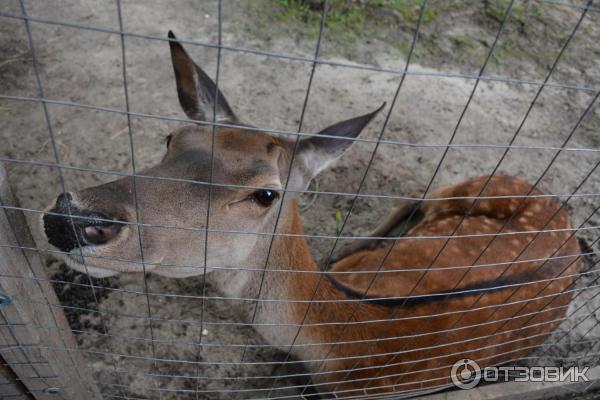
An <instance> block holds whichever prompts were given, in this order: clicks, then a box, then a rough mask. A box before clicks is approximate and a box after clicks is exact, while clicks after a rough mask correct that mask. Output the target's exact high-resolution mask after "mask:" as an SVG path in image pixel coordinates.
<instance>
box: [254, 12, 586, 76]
mask: <svg viewBox="0 0 600 400" xmlns="http://www.w3.org/2000/svg"><path fill="white" fill-rule="evenodd" d="M244 4H245V7H247V12H248V13H250V14H252V17H250V18H249V19H250V20H253V21H254V22H255V23H254V24H253V25H252V24H247V29H248V30H249V31H250V32H249V33H250V36H252V37H255V38H257V39H259V41H262V42H263V43H268V42H270V41H271V40H273V39H276V38H277V37H279V36H286V37H288V38H292V39H295V41H296V43H298V44H300V45H306V46H308V47H307V49H308V48H312V47H311V46H313V45H314V39H316V37H317V36H318V33H319V25H320V19H321V15H322V12H323V4H324V0H256V1H252V2H247V3H244ZM327 4H328V10H327V14H326V19H325V32H324V39H323V41H324V43H325V45H324V49H323V50H322V55H323V56H325V57H327V56H332V55H333V56H342V57H345V58H348V59H350V60H353V61H358V62H362V63H371V62H372V61H373V60H372V58H370V54H371V52H377V51H379V52H387V53H388V54H389V55H392V56H394V57H395V56H396V54H398V55H399V56H400V58H404V57H405V56H406V55H407V53H408V51H409V49H410V47H411V42H412V38H413V35H414V30H415V28H416V24H417V22H418V20H419V16H420V13H421V8H422V5H423V0H363V1H359V0H329V1H328V2H327ZM509 4H510V0H482V1H479V2H465V1H461V0H429V1H428V3H427V7H425V9H424V11H423V18H422V21H421V29H420V33H419V37H418V41H417V46H416V48H415V54H414V59H413V60H414V62H416V63H419V64H422V65H433V66H435V67H442V68H443V67H444V66H451V67H459V68H460V69H464V70H467V71H469V72H473V71H477V70H478V69H479V68H480V67H481V63H482V62H483V60H484V59H485V56H486V54H487V53H488V52H489V49H490V46H491V44H492V43H493V41H494V37H495V35H496V33H497V32H498V29H499V28H500V24H501V22H502V21H503V20H504V16H505V14H506V11H507V9H508V6H509ZM576 17H577V11H576V10H574V9H572V8H568V7H561V6H553V5H548V4H541V3H539V2H536V1H531V0H516V1H515V2H514V4H513V7H512V9H511V13H510V18H509V19H508V21H507V24H506V26H505V29H504V31H503V33H502V36H501V39H500V41H499V43H498V46H497V48H496V50H495V52H494V56H493V58H492V60H491V63H490V67H494V66H501V68H507V67H508V68H512V69H513V72H515V73H517V76H518V73H519V72H520V71H526V70H531V68H529V67H530V66H532V67H533V69H534V70H537V71H541V72H543V71H546V70H547V68H548V65H549V64H551V63H552V60H553V59H554V58H555V56H556V54H557V51H558V50H559V49H560V47H561V45H562V44H563V43H564V40H565V39H566V37H567V36H568V33H569V32H570V29H572V25H573V23H574V22H575V20H576ZM581 38H585V36H584V35H583V34H582V35H579V36H576V37H575V38H574V39H573V45H576V44H577V42H578V41H581V40H583V39H581ZM361 46H362V47H361ZM523 67H525V68H523Z"/></svg>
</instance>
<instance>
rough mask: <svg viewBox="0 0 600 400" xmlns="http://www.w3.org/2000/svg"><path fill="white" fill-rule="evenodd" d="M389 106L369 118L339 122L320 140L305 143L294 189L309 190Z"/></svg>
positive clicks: (299, 155)
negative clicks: (322, 173) (313, 180)
mask: <svg viewBox="0 0 600 400" xmlns="http://www.w3.org/2000/svg"><path fill="white" fill-rule="evenodd" d="M385 104H386V103H383V104H382V105H381V107H379V108H378V109H377V110H375V111H373V112H371V113H369V114H365V115H362V116H360V117H356V118H352V119H348V120H345V121H342V122H338V123H337V124H334V125H331V126H330V127H327V128H325V129H323V130H322V131H321V132H319V133H318V134H317V136H311V137H310V138H308V139H303V140H301V141H300V143H299V147H298V150H297V154H296V158H297V160H296V161H294V167H293V168H294V170H295V171H293V176H294V183H293V184H294V186H296V188H299V187H301V189H299V190H303V189H305V188H306V187H307V186H308V184H309V183H310V181H311V180H312V178H314V177H315V176H316V175H317V174H318V173H319V172H321V171H323V170H324V169H326V168H327V167H328V166H329V165H331V164H332V163H333V162H334V161H335V160H337V159H338V158H339V157H340V156H341V155H342V154H344V152H345V151H346V150H347V149H348V148H349V147H350V146H351V145H352V143H354V141H353V140H350V139H352V138H355V137H357V136H358V135H359V134H360V132H361V131H362V130H363V128H364V127H365V126H367V124H368V123H369V122H371V120H372V119H373V118H374V117H375V116H376V115H377V113H379V111H381V110H382V109H383V108H384V107H385ZM332 136H336V137H339V138H340V139H337V138H335V137H332Z"/></svg>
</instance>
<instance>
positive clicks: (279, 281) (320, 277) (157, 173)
mask: <svg viewBox="0 0 600 400" xmlns="http://www.w3.org/2000/svg"><path fill="white" fill-rule="evenodd" d="M171 39H172V41H171V43H170V44H171V55H172V60H173V66H174V69H175V77H176V81H177V88H178V94H179V99H180V103H181V105H182V107H183V109H184V111H185V112H186V114H187V115H188V116H189V117H190V118H192V119H197V120H211V119H212V118H211V117H210V116H211V115H214V117H215V120H216V121H217V122H226V123H230V124H236V125H240V127H239V128H229V127H227V128H224V127H218V128H216V129H215V131H214V132H213V131H212V130H211V128H210V127H204V126H198V125H190V126H185V127H182V128H180V129H177V130H176V131H174V132H172V133H171V134H170V135H169V142H170V143H168V150H167V154H166V156H165V157H164V159H163V161H162V162H161V163H160V164H159V165H157V166H155V167H153V168H150V169H149V170H146V171H143V172H141V173H139V174H140V175H142V177H141V178H137V179H136V182H135V189H136V190H135V191H136V192H137V199H135V198H133V192H134V190H133V187H134V182H133V180H132V179H133V178H131V177H126V178H123V179H120V180H118V181H115V182H111V183H108V184H105V185H101V186H97V187H92V188H88V189H86V190H83V191H80V192H76V193H68V194H63V195H61V196H59V198H58V199H57V200H56V202H55V203H54V204H53V205H51V206H50V207H49V212H48V213H47V214H45V215H44V216H43V219H42V228H43V230H44V232H45V234H46V237H47V238H48V241H49V243H50V244H51V245H53V246H54V247H56V248H58V249H59V250H61V251H63V252H65V257H64V258H65V260H66V261H67V263H68V264H69V265H70V266H71V267H73V268H75V269H77V270H80V271H82V272H86V273H89V274H92V275H95V276H109V275H113V274H116V273H120V272H141V271H142V270H143V268H142V265H141V264H142V263H141V259H142V257H141V251H140V249H139V242H140V241H141V242H142V243H143V246H144V247H143V250H144V263H145V270H146V271H149V272H154V273H157V274H160V275H164V276H168V277H180V278H181V277H185V276H191V275H200V274H203V273H204V270H205V269H204V268H202V265H203V264H205V266H206V271H208V272H210V273H209V274H207V276H206V278H207V280H209V281H210V282H211V283H212V284H213V285H214V286H216V287H218V288H219V289H220V290H221V291H222V292H223V293H224V294H225V295H226V296H228V297H234V298H242V299H253V298H257V296H258V294H259V293H260V298H258V300H257V301H256V302H255V303H254V302H247V301H241V302H238V303H236V304H235V306H236V307H240V309H241V310H242V313H243V314H244V315H245V316H246V318H247V319H248V320H252V316H253V315H254V307H257V308H256V315H255V318H254V319H253V320H254V322H255V329H256V330H257V331H258V332H259V333H260V334H261V335H262V336H263V337H264V338H265V340H266V341H267V342H268V343H270V344H272V345H274V346H277V347H279V348H281V349H282V350H284V351H287V350H288V349H289V348H290V346H291V345H292V344H294V346H293V347H292V353H293V354H294V355H295V356H296V357H298V358H299V359H301V360H303V361H304V362H305V366H306V367H307V369H308V370H309V371H311V372H312V381H313V383H314V384H315V385H316V388H317V390H318V391H320V392H322V393H329V394H330V393H333V392H335V393H336V394H337V395H340V396H342V397H346V396H364V395H368V394H376V393H381V392H391V391H400V392H401V391H410V390H414V389H422V388H425V387H436V386H442V385H445V384H447V383H448V382H449V381H450V377H451V368H452V365H453V363H454V362H456V361H457V360H461V359H464V358H470V359H474V360H476V361H477V362H478V363H479V365H480V366H482V367H484V366H488V365H497V364H501V363H505V362H508V361H511V360H516V359H518V358H520V357H523V356H524V355H526V354H527V353H528V352H529V351H530V350H531V349H532V348H533V347H535V346H537V345H540V344H541V343H542V342H543V341H544V339H545V338H546V337H547V335H548V334H550V333H551V332H552V331H553V330H554V328H556V326H557V325H558V323H559V322H560V319H561V318H562V317H563V316H564V315H565V312H566V306H567V305H568V303H569V301H570V298H571V296H570V294H569V292H566V290H567V289H568V288H570V287H571V285H572V283H573V274H575V273H576V272H577V271H578V269H579V267H580V260H579V257H578V253H579V246H578V243H577V240H576V238H575V236H574V234H573V232H572V231H571V230H570V229H571V222H570V219H569V217H568V215H567V214H566V212H565V211H564V210H562V209H561V208H560V207H559V205H558V204H557V202H556V201H555V200H553V199H552V198H548V197H533V198H526V199H524V198H521V197H519V196H524V195H528V194H532V195H535V196H539V195H541V192H540V191H538V190H537V189H532V188H531V187H530V185H529V184H527V183H526V182H524V181H523V180H521V179H518V178H513V177H508V176H503V175H499V176H494V177H492V178H490V180H489V183H487V184H486V182H487V180H488V178H487V177H480V178H475V179H472V180H469V181H466V182H463V183H461V184H458V185H454V186H450V187H446V188H442V189H440V190H437V191H435V192H433V193H431V194H429V195H428V196H427V198H426V199H425V201H423V202H420V203H418V204H416V205H411V206H410V207H409V208H405V209H401V210H399V211H398V212H397V213H396V219H401V218H399V216H407V215H410V216H413V215H419V216H420V220H419V221H417V222H415V223H413V224H412V226H411V227H410V229H409V230H408V231H407V232H405V235H404V237H402V238H400V239H398V240H395V241H394V240H383V241H381V243H379V246H378V247H376V248H372V249H362V250H359V251H356V252H353V253H351V254H349V255H348V256H346V257H344V258H342V259H340V260H339V261H337V262H336V263H335V264H334V265H333V267H332V269H331V271H330V273H324V272H323V271H320V269H319V267H318V265H317V263H316V262H315V260H314V259H313V257H312V255H311V253H310V249H309V247H308V244H307V242H306V240H305V238H304V237H303V236H302V234H303V232H304V231H303V227H302V220H301V217H300V214H299V212H298V207H297V205H296V199H295V196H294V194H293V192H288V193H286V194H285V195H283V194H282V191H283V189H284V184H285V182H286V181H287V182H288V183H289V186H288V189H292V190H294V191H300V190H304V189H305V188H306V187H307V185H308V183H309V182H310V179H312V178H313V177H314V176H315V175H316V174H318V173H319V172H320V171H321V170H323V169H324V168H326V167H327V166H328V165H329V164H330V163H331V162H333V161H334V160H335V159H336V158H338V157H339V156H341V154H342V153H343V152H344V151H345V149H346V148H347V147H348V146H349V145H350V144H351V141H348V140H336V137H340V138H342V139H344V138H353V137H356V136H357V135H358V134H359V133H360V131H361V130H362V128H363V127H364V126H365V125H366V124H367V123H368V122H369V121H370V120H371V119H372V118H373V116H374V115H375V113H376V112H375V113H371V114H367V115H365V116H362V117H358V118H354V119H351V120H347V121H343V122H340V123H338V124H335V125H333V126H331V127H329V128H327V129H325V130H323V131H322V132H321V135H323V136H319V135H317V136H314V137H310V138H308V139H302V140H301V141H300V142H299V145H298V146H296V145H295V143H294V141H293V140H291V139H289V138H282V137H278V136H275V135H272V134H268V133H263V132H257V131H255V130H245V129H244V128H243V125H241V124H239V121H238V120H237V117H236V116H235V115H234V114H233V112H232V111H231V108H230V106H229V104H228V103H227V101H226V100H225V98H224V96H223V94H222V93H221V92H219V91H218V90H217V89H216V87H215V85H214V83H213V82H212V81H211V80H210V78H208V76H207V75H206V74H205V73H204V72H203V71H202V70H201V69H200V68H199V67H198V66H197V65H196V64H195V63H193V61H192V60H191V58H190V57H189V56H188V55H187V53H186V52H185V51H184V50H183V47H181V45H180V44H179V43H178V42H176V41H175V38H174V36H171ZM294 153H295V158H294V157H293V155H294ZM292 158H294V160H295V161H294V164H292V165H290V161H291V159H292ZM210 171H212V172H210ZM144 175H147V176H148V177H149V178H148V179H146V178H143V176H144ZM150 177H152V179H151V178H150ZM157 177H159V178H165V179H156V178H157ZM288 177H289V179H287V178H288ZM168 178H176V180H175V181H172V180H169V179H168ZM206 182H212V183H213V184H214V186H213V187H212V188H211V190H209V189H208V187H209V186H208V185H207V184H206ZM482 190H483V192H482ZM480 192H482V194H481V195H482V196H484V197H491V198H490V199H487V198H484V199H478V200H477V201H474V200H473V199H472V198H474V197H476V196H478V195H479V194H480ZM209 196H210V204H211V208H210V210H211V211H210V214H208V217H207V212H208V210H207V204H208V201H207V200H208V197H209ZM511 196H517V197H511ZM464 197H467V199H464ZM134 205H137V207H138V209H139V216H140V220H141V222H142V223H143V224H146V225H145V226H143V227H142V228H140V227H138V226H137V224H135V222H136V221H135V219H136V217H135V216H136V213H135V211H136V210H135V207H134ZM279 207H281V212H280V213H278V208H279ZM407 211H408V212H407ZM63 214H66V215H67V216H65V215H63ZM68 215H71V217H69V216H68ZM277 216H279V218H277ZM207 221H208V226H209V228H210V229H211V232H210V234H209V236H208V237H207V238H206V237H205V236H204V235H205V233H204V232H203V231H202V227H204V226H205V224H206V222H207ZM396 222H397V221H396V220H394V222H393V223H386V224H384V226H386V227H387V228H386V230H388V228H391V227H393V226H394V225H397V223H396ZM165 226H172V227H174V228H173V229H168V228H167V227H165ZM181 226H183V227H196V228H200V229H196V230H191V231H190V230H187V229H176V228H178V227H181ZM274 230H276V233H277V234H276V235H275V236H271V235H269V234H265V233H269V232H271V233H272V232H273V231H274ZM540 231H542V232H540ZM543 231H546V232H543ZM240 232H244V233H245V234H240ZM252 232H256V233H257V234H252ZM379 232H381V231H379ZM496 234H499V235H498V236H495V235H496ZM428 236H429V238H428ZM451 236H453V237H451ZM138 238H139V239H140V240H138ZM271 240H272V241H273V242H272V246H271ZM205 243H206V247H205ZM81 254H83V255H84V256H88V257H86V259H85V260H84V259H82V257H81ZM205 254H206V259H205V258H204V255H205ZM231 267H234V268H231ZM239 267H243V268H239ZM359 300H360V302H359ZM232 304H233V303H232ZM278 324H281V325H278Z"/></svg>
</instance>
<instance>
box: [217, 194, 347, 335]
mask: <svg viewBox="0 0 600 400" xmlns="http://www.w3.org/2000/svg"><path fill="white" fill-rule="evenodd" d="M277 231H278V232H284V233H289V234H292V235H291V236H288V235H277V236H275V237H274V238H273V245H272V247H271V251H270V253H269V255H268V263H267V268H266V271H265V273H264V277H263V274H262V273H261V272H260V271H258V270H256V269H254V271H243V270H241V271H235V272H234V274H235V275H229V276H228V277H226V276H225V275H223V276H222V277H221V278H220V279H219V281H220V282H218V283H217V285H218V286H220V287H221V288H222V289H223V292H225V294H226V295H227V296H232V297H242V298H245V299H255V298H257V295H259V293H260V296H259V299H262V300H278V301H260V300H259V301H258V302H252V301H244V302H243V303H244V304H243V305H242V306H241V307H239V309H240V311H241V312H242V314H243V316H244V317H245V319H246V320H248V322H250V321H252V320H253V322H254V323H255V326H254V327H255V329H256V330H257V331H258V332H259V333H260V334H261V335H262V336H263V337H264V338H265V339H266V340H267V341H268V342H270V343H274V344H277V343H281V345H282V346H285V345H286V344H287V345H289V343H290V340H291V338H292V337H293V336H294V334H295V332H296V331H297V329H298V327H294V326H287V327H286V326H272V325H269V324H274V325H279V324H301V323H302V322H303V320H304V319H305V316H306V312H307V308H308V305H309V303H308V302H306V301H307V300H311V298H312V297H313V294H314V293H315V289H316V288H317V286H318V291H317V295H316V297H315V298H316V299H319V300H324V299H325V300H333V299H339V298H344V297H345V295H344V294H343V293H341V292H340V291H339V290H338V289H336V288H335V287H334V286H333V285H332V284H331V283H330V282H329V280H328V279H327V278H326V277H324V276H323V275H321V274H318V273H316V272H319V271H320V269H319V267H318V265H317V263H316V262H315V260H314V258H313V256H312V254H311V252H310V248H309V246H308V243H307V241H306V239H305V238H304V237H303V236H301V235H302V234H303V233H304V228H303V226H302V218H301V217H300V213H299V211H298V206H297V204H296V201H295V200H291V201H290V203H289V205H288V206H287V207H285V209H284V213H283V214H282V215H281V223H280V227H279V228H278V229H277ZM269 239H270V238H269ZM261 247H262V246H261ZM257 251H260V252H261V253H259V254H254V255H253V257H252V258H254V259H256V260H261V262H263V264H262V266H261V268H262V267H264V260H265V259H266V254H264V252H265V250H264V249H262V248H261V249H257ZM267 252H268V251H267ZM299 271H306V272H299ZM232 282H237V283H235V284H232ZM303 301H304V302H303ZM254 307H257V309H256V315H254ZM317 308H318V310H317ZM330 311H331V312H330ZM333 312H334V310H331V309H330V308H329V307H320V306H318V305H312V306H311V312H310V315H309V318H310V319H311V320H314V319H315V318H317V319H322V320H331V318H334V316H333V315H327V314H328V313H331V314H333ZM315 339H317V338H315Z"/></svg>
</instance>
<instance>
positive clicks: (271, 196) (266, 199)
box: [250, 189, 279, 207]
mask: <svg viewBox="0 0 600 400" xmlns="http://www.w3.org/2000/svg"><path fill="white" fill-rule="evenodd" d="M250 197H251V198H252V199H253V200H254V201H256V202H257V203H258V204H260V205H261V206H263V207H269V206H270V205H271V204H273V202H274V201H275V200H277V198H278V197H279V193H277V192H275V191H273V190H269V189H261V190H257V191H256V192H254V193H252V195H251V196H250Z"/></svg>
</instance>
